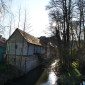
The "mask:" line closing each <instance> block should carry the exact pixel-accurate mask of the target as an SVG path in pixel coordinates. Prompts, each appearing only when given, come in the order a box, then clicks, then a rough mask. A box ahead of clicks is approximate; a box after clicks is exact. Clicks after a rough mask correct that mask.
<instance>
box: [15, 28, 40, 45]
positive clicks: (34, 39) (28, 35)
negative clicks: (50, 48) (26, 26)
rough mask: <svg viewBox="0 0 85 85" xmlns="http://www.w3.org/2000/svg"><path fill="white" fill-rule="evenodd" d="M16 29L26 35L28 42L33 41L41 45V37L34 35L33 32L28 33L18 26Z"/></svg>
mask: <svg viewBox="0 0 85 85" xmlns="http://www.w3.org/2000/svg"><path fill="white" fill-rule="evenodd" d="M16 30H18V31H19V32H20V33H21V35H22V36H23V37H24V39H25V40H26V41H27V42H28V43H32V44H36V45H41V43H40V42H39V39H38V38H36V37H34V36H32V35H31V34H28V33H27V32H25V31H23V30H21V29H19V28H17V29H16Z"/></svg>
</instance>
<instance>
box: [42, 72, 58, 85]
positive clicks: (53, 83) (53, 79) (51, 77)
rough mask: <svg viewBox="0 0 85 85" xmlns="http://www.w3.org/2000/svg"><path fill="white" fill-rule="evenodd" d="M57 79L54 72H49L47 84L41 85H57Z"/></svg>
mask: <svg viewBox="0 0 85 85" xmlns="http://www.w3.org/2000/svg"><path fill="white" fill-rule="evenodd" d="M56 81H57V77H56V75H55V73H54V72H49V75H48V80H47V82H45V83H43V84H41V85H57V82H56Z"/></svg>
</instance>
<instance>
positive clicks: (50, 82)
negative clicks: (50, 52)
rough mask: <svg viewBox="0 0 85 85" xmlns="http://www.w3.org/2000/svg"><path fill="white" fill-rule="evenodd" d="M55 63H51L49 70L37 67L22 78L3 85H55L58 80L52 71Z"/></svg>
mask: <svg viewBox="0 0 85 85" xmlns="http://www.w3.org/2000/svg"><path fill="white" fill-rule="evenodd" d="M56 62H57V61H55V62H54V63H52V64H51V65H50V67H49V68H42V66H39V67H37V68H35V69H34V70H32V71H30V72H28V73H27V74H25V75H24V76H22V77H20V78H17V79H14V80H12V81H11V82H7V83H6V84H5V85H57V82H56V81H57V79H58V78H57V76H56V74H55V72H54V70H53V69H54V67H55V64H56Z"/></svg>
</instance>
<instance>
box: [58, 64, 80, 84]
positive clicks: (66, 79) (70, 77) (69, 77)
mask: <svg viewBox="0 0 85 85" xmlns="http://www.w3.org/2000/svg"><path fill="white" fill-rule="evenodd" d="M80 80H81V73H80V72H79V70H78V69H77V67H76V66H74V65H73V68H71V69H70V70H69V71H68V72H63V73H62V74H60V75H59V78H58V85H80Z"/></svg>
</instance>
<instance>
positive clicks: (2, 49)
mask: <svg viewBox="0 0 85 85" xmlns="http://www.w3.org/2000/svg"><path fill="white" fill-rule="evenodd" d="M4 54H6V39H5V38H3V37H2V35H0V62H1V61H3V56H4Z"/></svg>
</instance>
